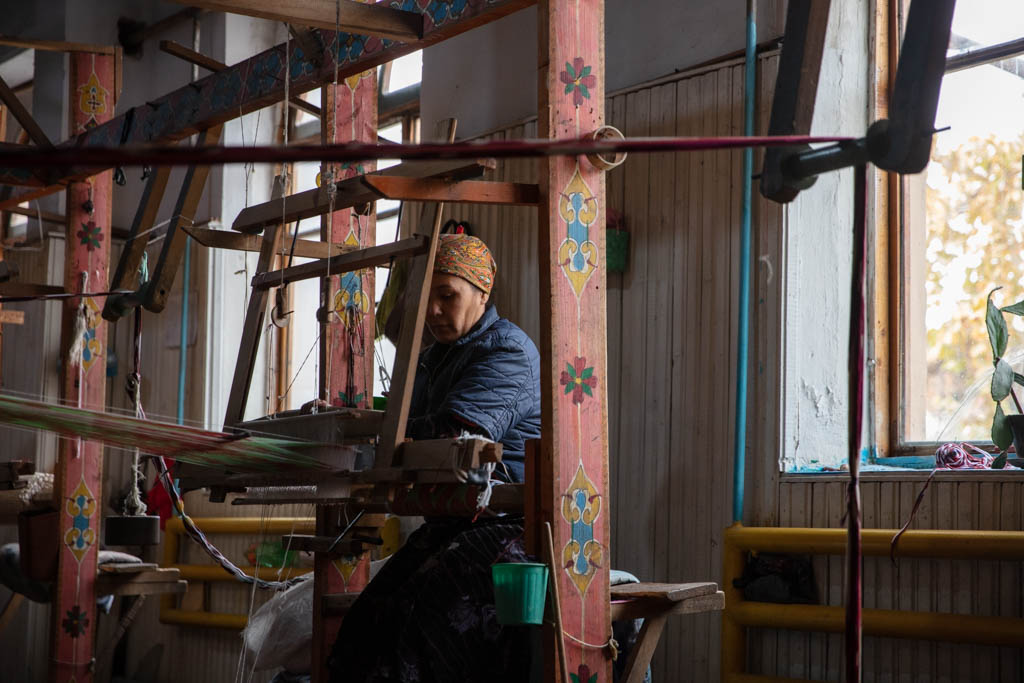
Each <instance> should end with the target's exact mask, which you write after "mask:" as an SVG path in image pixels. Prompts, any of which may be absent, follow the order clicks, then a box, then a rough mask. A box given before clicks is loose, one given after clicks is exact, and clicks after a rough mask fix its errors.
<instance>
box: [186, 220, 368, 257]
mask: <svg viewBox="0 0 1024 683" xmlns="http://www.w3.org/2000/svg"><path fill="white" fill-rule="evenodd" d="M182 230H184V231H185V232H187V233H188V234H189V236H190V237H191V238H192V239H194V240H195V241H196V242H198V243H199V244H201V245H203V246H204V247H210V248H211V249H233V250H235V251H255V252H258V251H259V250H260V249H261V248H262V247H263V238H262V237H261V236H260V235H243V234H240V233H237V232H234V231H233V230H214V229H212V228H200V227H194V226H192V227H189V226H185V227H183V228H182ZM291 247H292V238H291V237H286V238H285V239H284V244H283V245H282V251H284V252H285V253H290V252H291ZM354 249H355V247H350V246H348V245H346V244H328V243H327V242H321V241H319V240H304V239H298V238H296V239H295V256H297V257H299V258H317V259H320V258H329V257H331V256H337V255H338V254H345V253H347V252H350V251H353V250H354Z"/></svg>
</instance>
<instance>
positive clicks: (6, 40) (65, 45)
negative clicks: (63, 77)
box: [0, 36, 117, 55]
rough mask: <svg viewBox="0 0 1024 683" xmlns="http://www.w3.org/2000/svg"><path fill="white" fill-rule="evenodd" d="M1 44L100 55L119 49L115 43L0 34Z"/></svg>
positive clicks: (30, 48)
mask: <svg viewBox="0 0 1024 683" xmlns="http://www.w3.org/2000/svg"><path fill="white" fill-rule="evenodd" d="M0 45H3V46H6V47H20V48H24V49H26V50H46V51H47V52H92V53H95V54H98V55H112V54H114V52H115V50H116V49H117V47H116V46H114V45H89V44H87V43H69V42H67V41H64V40H34V39H30V38H16V37H14V36H0Z"/></svg>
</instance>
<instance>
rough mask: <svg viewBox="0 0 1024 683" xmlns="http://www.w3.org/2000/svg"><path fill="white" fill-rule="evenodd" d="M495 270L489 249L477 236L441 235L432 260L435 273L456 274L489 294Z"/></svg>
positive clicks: (496, 267)
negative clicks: (435, 254)
mask: <svg viewBox="0 0 1024 683" xmlns="http://www.w3.org/2000/svg"><path fill="white" fill-rule="evenodd" d="M497 271H498V266H497V264H495V263H494V257H492V256H491V251H490V250H489V249H488V248H487V245H486V244H484V243H483V241H482V240H480V239H479V238H477V237H471V236H470V235H464V234H463V235H441V243H440V244H439V245H437V256H436V257H435V260H434V272H435V273H447V274H448V275H457V276H458V277H461V278H462V279H463V280H466V281H468V282H469V283H470V284H473V285H476V286H477V287H478V288H480V289H482V290H483V291H484V293H486V294H490V293H491V288H492V287H494V274H495V273H496V272H497Z"/></svg>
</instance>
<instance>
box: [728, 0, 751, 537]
mask: <svg viewBox="0 0 1024 683" xmlns="http://www.w3.org/2000/svg"><path fill="white" fill-rule="evenodd" d="M756 58H757V3H756V2H755V1H754V0H747V54H746V61H745V62H744V76H745V78H744V83H743V134H744V135H746V136H747V137H752V136H753V135H754V90H755V86H756V84H757V69H756V61H755V60H756ZM753 174H754V150H753V149H751V148H750V147H746V148H744V150H743V206H742V208H741V212H740V292H739V303H738V308H739V312H738V313H737V315H738V316H739V326H738V329H737V332H736V424H735V427H734V433H733V469H732V521H733V522H742V521H743V498H744V494H743V489H744V484H745V481H744V479H745V475H746V468H747V364H748V355H749V349H748V340H749V339H750V214H751V204H752V195H753V192H754V190H753Z"/></svg>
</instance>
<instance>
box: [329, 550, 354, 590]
mask: <svg viewBox="0 0 1024 683" xmlns="http://www.w3.org/2000/svg"><path fill="white" fill-rule="evenodd" d="M332 564H333V565H334V568H335V569H337V570H338V573H339V574H341V578H342V579H344V581H345V585H346V586H348V580H349V579H351V578H352V575H353V574H355V572H356V568H357V567H358V566H359V558H358V557H343V558H341V559H340V560H335V561H334V562H332Z"/></svg>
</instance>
